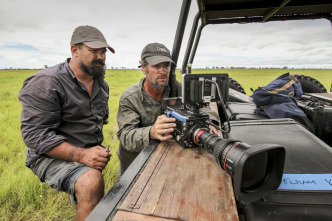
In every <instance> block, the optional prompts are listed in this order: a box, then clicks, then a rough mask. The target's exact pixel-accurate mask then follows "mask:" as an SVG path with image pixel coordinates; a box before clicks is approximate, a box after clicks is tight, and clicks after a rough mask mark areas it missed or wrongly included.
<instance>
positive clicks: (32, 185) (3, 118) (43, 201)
mask: <svg viewBox="0 0 332 221" xmlns="http://www.w3.org/2000/svg"><path fill="white" fill-rule="evenodd" d="M35 72H36V70H18V71H16V70H0V79H1V81H0V97H1V105H0V122H1V124H0V131H1V133H0V177H1V179H0V187H1V188H0V217H1V218H0V219H1V220H74V216H75V211H74V206H73V205H72V204H71V203H70V200H69V196H68V195H67V194H65V193H59V192H57V191H56V190H53V189H51V188H49V187H48V186H47V185H46V184H44V183H41V182H40V181H39V180H38V178H37V177H36V176H34V175H33V174H32V172H31V171H30V170H29V169H28V168H26V167H25V152H26V150H27V148H26V146H25V145H24V143H23V141H22V139H21V135H20V112H21V105H20V103H19V101H18V98H17V96H18V92H19V90H20V88H21V87H22V84H23V81H24V80H25V79H26V78H27V77H29V76H30V75H32V74H33V73H35ZM286 72H290V73H291V74H304V75H310V76H312V77H314V78H316V79H317V80H319V81H320V82H321V83H322V84H323V85H324V86H325V87H326V88H327V90H328V91H329V88H330V85H331V80H332V70H307V69H305V70H295V69H294V70H293V69H290V70H282V69H254V70H245V69H220V70H211V69H209V70H206V69H201V70H193V73H228V74H229V76H230V77H232V78H234V79H236V80H237V81H238V82H239V83H240V84H241V85H242V86H243V88H244V89H245V91H246V92H247V94H251V91H250V88H253V89H255V88H257V87H258V86H264V85H266V84H267V83H269V82H270V81H272V80H273V79H275V78H276V77H278V76H280V75H281V74H283V73H286ZM142 77H144V75H143V74H142V72H141V71H140V70H107V73H106V81H107V82H108V83H109V86H110V100H109V109H110V118H109V124H108V125H106V126H105V127H104V130H103V131H104V136H105V140H104V145H108V144H110V148H111V153H112V154H113V157H112V158H111V161H110V163H109V164H108V165H107V167H106V168H105V170H104V171H103V173H104V177H105V180H106V187H105V190H106V191H108V190H109V189H110V188H111V187H112V185H113V184H114V183H115V182H116V181H117V179H118V174H117V172H118V168H119V161H118V158H117V156H116V150H117V148H118V145H119V142H118V140H117V137H116V132H117V129H118V127H117V123H116V119H115V118H116V114H117V109H118V104H119V98H120V96H121V94H122V92H123V91H124V90H125V89H126V88H127V87H128V86H130V85H133V84H135V83H137V82H138V81H139V80H140V79H141V78H142ZM177 79H181V74H180V72H179V71H177Z"/></svg>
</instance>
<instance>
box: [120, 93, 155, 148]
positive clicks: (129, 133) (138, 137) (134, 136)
mask: <svg viewBox="0 0 332 221" xmlns="http://www.w3.org/2000/svg"><path fill="white" fill-rule="evenodd" d="M141 114H142V113H141ZM153 119H154V118H153ZM117 121H118V126H119V131H118V133H117V135H118V139H119V140H120V144H121V146H122V147H123V148H124V149H126V150H128V151H130V152H140V151H141V150H142V149H143V148H144V147H145V146H146V145H148V143H149V140H150V130H151V127H152V126H150V125H142V119H141V115H140V113H138V111H137V110H136V109H135V105H134V104H131V101H130V100H129V99H123V100H120V103H119V109H118V114H117ZM153 122H154V121H151V124H153ZM143 124H144V123H143Z"/></svg>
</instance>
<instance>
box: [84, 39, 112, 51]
mask: <svg viewBox="0 0 332 221" xmlns="http://www.w3.org/2000/svg"><path fill="white" fill-rule="evenodd" d="M83 44H85V45H86V46H88V47H89V48H93V49H99V48H108V49H109V50H110V51H111V52H112V53H115V50H114V49H113V48H112V47H111V46H109V45H108V44H107V43H105V42H102V41H90V42H84V43H83Z"/></svg>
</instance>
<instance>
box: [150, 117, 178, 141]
mask: <svg viewBox="0 0 332 221" xmlns="http://www.w3.org/2000/svg"><path fill="white" fill-rule="evenodd" d="M174 122H175V118H173V117H170V118H168V117H166V115H165V114H163V115H160V116H159V117H158V118H157V120H156V122H155V123H154V125H153V126H152V128H151V130H150V138H151V139H156V140H160V141H165V140H169V139H171V138H172V135H171V134H170V133H171V132H173V131H174V127H176V124H175V123H174Z"/></svg>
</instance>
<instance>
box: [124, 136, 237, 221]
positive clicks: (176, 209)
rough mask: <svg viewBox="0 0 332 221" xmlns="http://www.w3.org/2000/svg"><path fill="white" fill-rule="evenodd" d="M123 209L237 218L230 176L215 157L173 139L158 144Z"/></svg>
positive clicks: (185, 217) (176, 217)
mask: <svg viewBox="0 0 332 221" xmlns="http://www.w3.org/2000/svg"><path fill="white" fill-rule="evenodd" d="M120 211H128V212H131V216H130V217H132V214H143V215H148V216H149V217H162V218H167V219H174V220H220V219H222V220H238V216H237V210H236V205H235V200H234V194H233V189H232V182H231V179H230V177H229V176H228V175H227V174H226V173H225V172H224V171H223V170H222V169H221V168H220V167H219V165H218V164H217V163H216V161H215V159H214V157H213V156H212V155H210V154H209V153H207V152H206V151H205V150H204V149H203V148H192V149H184V148H182V147H181V146H180V145H179V144H177V143H176V142H175V141H173V140H172V141H167V142H162V143H161V144H159V146H158V147H157V150H156V152H155V153H154V155H153V156H152V158H151V160H150V161H149V163H148V164H147V166H146V168H145V169H144V171H143V172H142V174H141V176H140V177H139V179H138V180H137V182H136V183H135V185H134V186H133V188H132V190H131V191H130V193H129V194H128V196H127V197H126V198H125V200H124V202H123V203H122V204H121V206H120V208H119V210H118V212H120ZM133 216H134V215H133ZM133 220H136V219H133ZM137 220H138V219H137Z"/></svg>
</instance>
